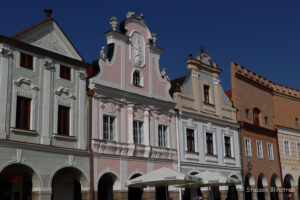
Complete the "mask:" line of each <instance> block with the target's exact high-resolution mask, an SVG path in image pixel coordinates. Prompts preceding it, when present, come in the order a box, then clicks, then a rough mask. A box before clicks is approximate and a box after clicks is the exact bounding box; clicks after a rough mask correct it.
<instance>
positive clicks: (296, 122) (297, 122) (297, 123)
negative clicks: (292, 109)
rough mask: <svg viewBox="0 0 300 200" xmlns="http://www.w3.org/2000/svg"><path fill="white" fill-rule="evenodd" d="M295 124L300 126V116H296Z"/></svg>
mask: <svg viewBox="0 0 300 200" xmlns="http://www.w3.org/2000/svg"><path fill="white" fill-rule="evenodd" d="M295 124H296V126H299V119H298V117H296V118H295Z"/></svg>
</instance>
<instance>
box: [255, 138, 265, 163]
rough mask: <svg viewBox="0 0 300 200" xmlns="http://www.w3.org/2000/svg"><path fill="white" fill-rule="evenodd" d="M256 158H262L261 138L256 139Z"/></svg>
mask: <svg viewBox="0 0 300 200" xmlns="http://www.w3.org/2000/svg"><path fill="white" fill-rule="evenodd" d="M256 149H257V158H258V159H264V150H263V143H262V141H261V140H256Z"/></svg>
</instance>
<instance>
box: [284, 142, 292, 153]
mask: <svg viewBox="0 0 300 200" xmlns="http://www.w3.org/2000/svg"><path fill="white" fill-rule="evenodd" d="M286 142H287V144H288V149H286V146H285V144H286ZM283 148H284V156H285V157H291V145H290V141H289V140H283ZM287 150H288V152H287Z"/></svg>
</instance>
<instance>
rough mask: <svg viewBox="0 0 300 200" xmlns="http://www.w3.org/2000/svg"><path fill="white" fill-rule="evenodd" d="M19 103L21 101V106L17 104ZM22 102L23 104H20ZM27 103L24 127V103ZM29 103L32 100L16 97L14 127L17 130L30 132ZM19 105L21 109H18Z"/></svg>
mask: <svg viewBox="0 0 300 200" xmlns="http://www.w3.org/2000/svg"><path fill="white" fill-rule="evenodd" d="M19 101H21V102H20V103H21V105H20V104H19ZM22 102H23V103H22ZM25 102H27V116H26V118H27V123H26V126H24V117H25V116H24V112H25V111H24V109H25V108H24V103H25ZM31 102H32V99H31V98H28V97H23V96H17V103H16V122H15V126H16V128H17V129H22V130H30V128H31V127H30V124H31V109H32V108H31V107H32V106H31ZM18 105H20V106H21V107H19V106H18Z"/></svg>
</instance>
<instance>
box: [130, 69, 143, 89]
mask: <svg viewBox="0 0 300 200" xmlns="http://www.w3.org/2000/svg"><path fill="white" fill-rule="evenodd" d="M134 72H138V73H139V74H140V85H138V86H139V87H144V75H143V73H142V71H141V70H140V69H137V68H134V69H133V70H132V71H131V75H130V83H131V84H132V85H134V84H133V74H134ZM134 86H135V85H134Z"/></svg>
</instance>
